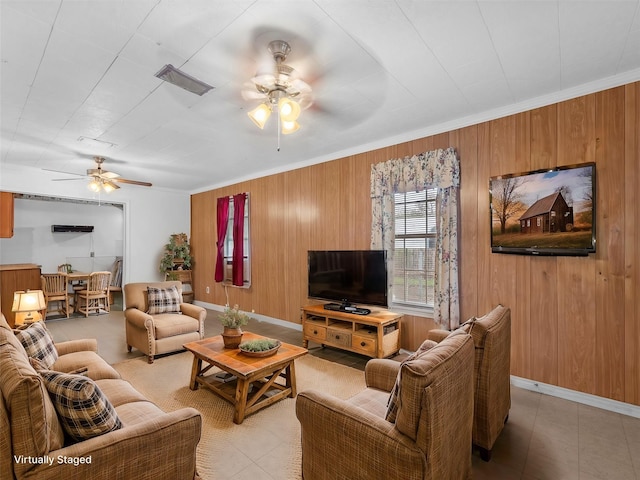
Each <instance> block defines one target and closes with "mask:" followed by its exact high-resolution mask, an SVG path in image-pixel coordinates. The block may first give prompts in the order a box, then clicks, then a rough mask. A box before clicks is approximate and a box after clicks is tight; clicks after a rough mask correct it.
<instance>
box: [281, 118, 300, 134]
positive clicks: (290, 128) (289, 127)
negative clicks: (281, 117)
mask: <svg viewBox="0 0 640 480" xmlns="http://www.w3.org/2000/svg"><path fill="white" fill-rule="evenodd" d="M299 129H300V124H299V123H298V122H296V121H295V120H294V121H292V122H287V121H283V122H282V133H283V135H289V134H290V133H293V132H297V131H298V130H299Z"/></svg>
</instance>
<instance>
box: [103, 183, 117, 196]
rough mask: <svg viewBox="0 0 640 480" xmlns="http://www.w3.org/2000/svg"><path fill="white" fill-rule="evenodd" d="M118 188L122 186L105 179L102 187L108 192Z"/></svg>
mask: <svg viewBox="0 0 640 480" xmlns="http://www.w3.org/2000/svg"><path fill="white" fill-rule="evenodd" d="M116 188H120V187H119V186H117V185H116V184H115V183H113V182H110V181H108V180H106V181H104V182H103V183H102V189H103V190H104V191H105V192H107V193H111V192H113V191H114V190H115V189H116Z"/></svg>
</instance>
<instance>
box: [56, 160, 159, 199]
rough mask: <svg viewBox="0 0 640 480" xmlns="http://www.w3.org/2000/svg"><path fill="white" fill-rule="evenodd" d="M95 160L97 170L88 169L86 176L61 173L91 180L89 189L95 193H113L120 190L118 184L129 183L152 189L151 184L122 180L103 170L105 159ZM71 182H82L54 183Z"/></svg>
mask: <svg viewBox="0 0 640 480" xmlns="http://www.w3.org/2000/svg"><path fill="white" fill-rule="evenodd" d="M93 160H94V161H95V162H96V168H89V169H87V174H86V175H81V174H78V173H71V172H61V173H68V174H69V175H80V176H82V177H85V178H89V185H88V186H89V189H90V190H93V191H94V192H100V191H102V190H104V191H105V192H107V193H109V192H112V191H114V190H117V189H118V188H120V187H119V186H118V183H128V184H131V185H140V186H143V187H150V186H151V183H149V182H141V181H138V180H129V179H127V178H122V177H121V176H120V175H119V174H117V173H115V172H109V171H107V170H104V169H103V168H102V164H103V163H104V161H105V159H104V157H93ZM69 180H80V179H77V178H56V179H54V180H53V181H54V182H64V181H69Z"/></svg>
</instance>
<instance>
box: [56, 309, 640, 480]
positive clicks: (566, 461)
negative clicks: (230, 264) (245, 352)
mask: <svg viewBox="0 0 640 480" xmlns="http://www.w3.org/2000/svg"><path fill="white" fill-rule="evenodd" d="M121 308H122V307H121V303H118V299H116V304H115V305H114V308H113V310H112V313H111V314H109V315H100V316H95V315H93V316H90V317H89V318H88V319H85V318H84V317H75V316H74V317H72V318H70V319H61V320H48V321H47V327H48V328H49V330H50V331H51V333H52V335H53V337H54V339H55V340H56V341H64V340H71V339H75V338H88V337H89V338H96V337H97V338H98V348H99V353H100V354H101V355H102V357H103V358H105V360H107V361H108V362H109V363H117V362H120V361H122V360H126V359H128V358H134V357H138V356H140V355H141V353H140V352H138V351H135V350H134V351H133V352H131V353H128V352H127V350H126V345H125V340H124V316H123V313H122V311H121ZM216 317H217V313H216V312H215V311H209V314H208V316H207V321H206V327H205V332H206V335H207V336H213V335H217V334H219V333H220V332H221V331H222V327H221V326H220V324H219V322H218V321H217V319H216ZM246 330H249V331H252V332H256V333H260V334H262V335H266V336H272V337H275V338H278V339H280V340H283V341H285V342H287V343H292V344H296V345H301V344H302V334H301V332H300V331H298V330H295V329H291V328H286V327H282V326H279V325H274V324H271V323H267V322H258V321H255V320H252V321H251V323H250V324H249V325H248V326H247V327H246ZM310 347H311V348H310V353H311V354H312V355H317V356H319V357H322V358H325V359H327V360H330V361H334V362H338V363H342V364H344V365H349V366H351V367H354V368H358V369H361V370H362V369H364V365H365V364H366V362H367V360H368V359H367V358H366V357H363V356H360V355H356V354H352V353H350V352H343V351H340V350H335V349H332V348H321V347H320V346H318V345H314V344H311V345H310ZM511 399H512V406H511V411H510V415H509V421H508V423H507V425H506V426H505V429H504V431H503V433H502V435H501V436H500V437H499V438H498V441H497V443H496V445H495V446H494V449H493V457H492V459H491V461H490V462H484V461H482V460H481V459H480V458H479V456H478V455H477V453H474V455H473V478H474V479H499V480H501V479H509V480H510V479H523V480H533V479H541V480H560V479H580V480H595V479H607V480H627V479H630V480H631V479H636V480H640V419H639V418H634V417H629V416H625V415H620V414H617V413H612V412H609V411H605V410H601V409H598V408H594V407H590V406H586V405H582V404H579V403H574V402H571V401H568V400H563V399H560V398H556V397H551V396H547V395H542V394H539V393H536V392H531V391H528V390H523V389H520V388H517V387H512V390H511ZM285 458H286V455H285V456H283V459H282V461H285ZM258 470H259V471H262V472H263V473H264V470H261V469H259V467H258V466H257V465H254V466H253V467H249V468H247V469H245V470H244V471H242V472H240V473H238V474H236V475H235V476H231V477H229V479H232V480H240V479H243V478H251V479H252V480H253V479H255V478H257V477H256V476H255V472H256V471H258ZM265 475H266V474H265ZM261 480H262V479H261ZM443 480H444V479H443Z"/></svg>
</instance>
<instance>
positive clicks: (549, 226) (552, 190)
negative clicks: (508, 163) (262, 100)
mask: <svg viewBox="0 0 640 480" xmlns="http://www.w3.org/2000/svg"><path fill="white" fill-rule="evenodd" d="M489 202H490V215H491V220H490V221H491V251H492V252H493V253H511V254H521V255H562V256H587V255H588V254H589V253H594V252H595V251H596V165H595V163H583V164H579V165H569V166H563V167H557V168H553V169H545V170H535V171H531V172H526V173H514V174H509V175H500V176H496V177H491V179H490V180H489Z"/></svg>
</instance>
